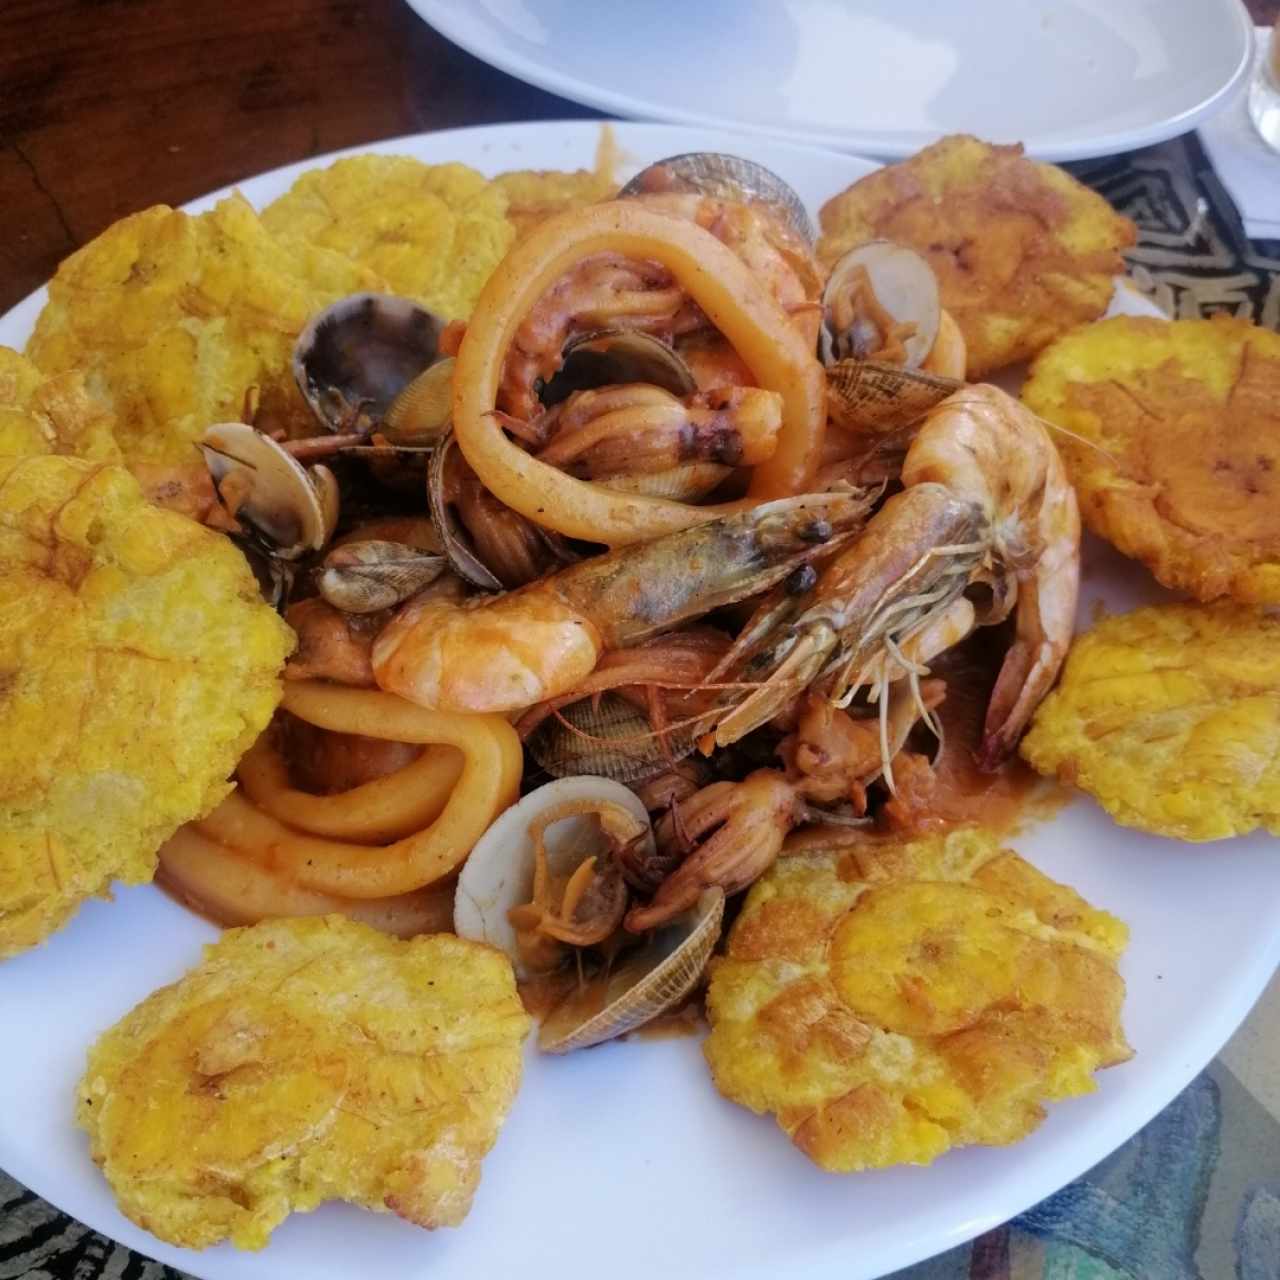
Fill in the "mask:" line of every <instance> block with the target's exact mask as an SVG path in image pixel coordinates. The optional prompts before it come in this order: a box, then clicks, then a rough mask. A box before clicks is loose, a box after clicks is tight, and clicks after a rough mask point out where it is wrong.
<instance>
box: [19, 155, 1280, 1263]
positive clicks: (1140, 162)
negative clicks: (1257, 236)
mask: <svg viewBox="0 0 1280 1280" xmlns="http://www.w3.org/2000/svg"><path fill="white" fill-rule="evenodd" d="M1069 167H1070V168H1072V169H1073V170H1074V171H1075V173H1076V174H1077V176H1079V177H1080V178H1081V179H1082V180H1083V181H1085V182H1087V183H1089V184H1090V185H1091V186H1093V187H1095V188H1096V189H1097V190H1098V191H1100V192H1102V194H1103V195H1105V196H1106V197H1107V198H1108V199H1109V200H1110V201H1111V202H1112V203H1113V204H1114V205H1115V206H1116V207H1117V208H1118V209H1120V210H1121V211H1122V212H1124V213H1126V214H1128V215H1129V217H1131V218H1132V219H1133V220H1134V221H1135V222H1136V223H1137V224H1138V228H1139V241H1138V244H1137V246H1136V248H1135V249H1134V250H1133V251H1132V253H1131V254H1130V255H1129V267H1130V274H1131V275H1132V277H1133V279H1134V282H1135V283H1136V285H1137V286H1138V288H1139V289H1140V290H1141V291H1142V292H1143V293H1145V294H1146V295H1147V296H1148V297H1150V298H1151V299H1153V300H1154V301H1155V302H1156V303H1157V304H1158V305H1159V306H1160V307H1161V308H1162V309H1163V310H1164V311H1166V312H1167V313H1168V314H1170V315H1173V316H1180V317H1185V316H1192V317H1194V316H1203V315H1212V314H1213V313H1215V312H1219V311H1226V312H1230V313H1231V314H1234V315H1240V316H1247V317H1253V318H1255V319H1257V320H1258V321H1259V322H1260V323H1262V324H1266V325H1268V326H1270V327H1272V328H1280V241H1254V242H1250V241H1249V240H1248V239H1247V237H1246V236H1245V234H1244V228H1243V226H1242V225H1241V222H1240V218H1239V216H1238V215H1237V213H1236V211H1235V208H1234V206H1233V205H1232V203H1231V200H1230V198H1229V197H1228V196H1227V194H1226V192H1225V191H1224V190H1223V188H1222V185H1221V184H1220V183H1219V182H1218V180H1217V178H1216V176H1215V175H1214V173H1213V170H1212V167H1211V166H1210V164H1209V161H1208V158H1207V157H1206V155H1205V153H1204V150H1203V148H1202V147H1201V146H1200V143H1199V141H1198V140H1197V138H1196V137H1195V135H1194V134H1189V135H1187V136H1185V137H1182V138H1177V139H1174V140H1173V141H1171V142H1166V143H1162V144H1161V145H1159V146H1156V147H1148V148H1145V149H1144V150H1142V151H1136V152H1131V153H1129V154H1127V155H1123V156H1117V157H1112V158H1110V159H1106V160H1098V161H1090V162H1087V163H1083V164H1076V165H1072V166H1069ZM69 1110H70V1106H69V1105H68V1111H69ZM68 1123H70V1120H68ZM606 1271H607V1267H606ZM180 1277H181V1273H180V1272H177V1271H174V1270H173V1269H172V1268H171V1267H166V1266H161V1265H160V1264H159V1263H156V1262H152V1261H150V1260H149V1259H147V1258H144V1257H143V1256H142V1255H141V1254H137V1253H134V1252H133V1251H132V1250H129V1249H125V1248H123V1247H122V1246H120V1245H116V1244H113V1243H112V1242H111V1241H110V1240H108V1239H106V1238H105V1237H104V1236H100V1235H98V1234H97V1232H94V1231H90V1230H89V1228H87V1227H85V1226H82V1225H81V1224H80V1223H78V1222H76V1221H74V1220H73V1219H71V1218H68V1217H67V1216H66V1215H65V1214H63V1213H61V1212H59V1211H58V1210H57V1209H55V1208H54V1207H53V1206H52V1205H50V1204H48V1203H47V1202H46V1201H44V1200H41V1199H40V1198H39V1197H38V1196H36V1195H35V1194H33V1193H32V1192H30V1191H28V1190H26V1189H25V1188H24V1187H21V1186H19V1185H18V1184H17V1183H16V1182H14V1181H13V1179H11V1178H9V1177H7V1176H6V1175H5V1174H3V1173H0V1280H180ZM894 1280H1280V982H1276V983H1273V984H1272V987H1271V989H1270V991H1269V992H1268V994H1267V996H1266V998H1265V999H1264V1000H1263V1001H1262V1003H1261V1004H1260V1005H1259V1007H1258V1008H1257V1009H1255V1010H1254V1012H1253V1013H1252V1014H1251V1015H1250V1017H1249V1020H1248V1022H1247V1023H1246V1024H1245V1026H1244V1028H1243V1029H1242V1030H1241V1032H1240V1033H1238V1034H1237V1036H1236V1037H1235V1039H1233V1041H1232V1042H1231V1044H1230V1045H1229V1046H1228V1047H1227V1049H1226V1050H1224V1052H1223V1053H1222V1055H1221V1056H1220V1057H1219V1058H1218V1059H1217V1060H1216V1061H1215V1062H1214V1063H1213V1064H1212V1065H1211V1066H1210V1067H1209V1069H1208V1070H1207V1071H1205V1072H1204V1074H1202V1075H1201V1076H1200V1077H1199V1078H1198V1079H1196V1080H1195V1081H1194V1082H1193V1083H1192V1084H1191V1086H1190V1087H1189V1088H1188V1089H1187V1090H1186V1091H1185V1092H1184V1093H1182V1094H1181V1095H1180V1096H1179V1097H1178V1098H1177V1099H1176V1100H1175V1101H1174V1102H1173V1103H1172V1104H1171V1105H1170V1106H1169V1107H1168V1108H1166V1110H1165V1111H1163V1112H1162V1113H1161V1114H1160V1115H1159V1116H1157V1117H1156V1119H1155V1120H1153V1121H1152V1122H1151V1123H1150V1124H1149V1125H1148V1126H1147V1127H1146V1128H1145V1129H1143V1130H1142V1132H1141V1133H1139V1134H1138V1135H1137V1136H1136V1137H1135V1138H1133V1139H1132V1140H1131V1141H1130V1142H1128V1143H1126V1144H1125V1145H1124V1146H1123V1147H1121V1148H1120V1150H1119V1151H1117V1152H1116V1153H1115V1154H1114V1155H1112V1156H1110V1157H1108V1158H1107V1159H1106V1160H1104V1161H1103V1162H1102V1163H1101V1164H1100V1165H1098V1166H1097V1167H1096V1168H1094V1169H1092V1170H1091V1171H1090V1172H1089V1173H1088V1174H1086V1175H1085V1176H1084V1177H1083V1178H1081V1179H1079V1180H1078V1181H1076V1182H1073V1183H1072V1184H1071V1185H1070V1186H1067V1187H1064V1188H1063V1189H1062V1190H1061V1191H1059V1192H1058V1193H1057V1194H1056V1195H1053V1196H1050V1197H1049V1199H1047V1200H1045V1201H1043V1202H1042V1203H1041V1204H1038V1205H1037V1206H1036V1207H1035V1208H1034V1209H1031V1210H1029V1211H1028V1212H1027V1213H1024V1214H1023V1215H1022V1216H1021V1217H1019V1218H1016V1219H1015V1220H1014V1221H1013V1222H1011V1223H1009V1224H1007V1225H1006V1226H1003V1227H1000V1228H999V1229H997V1230H995V1231H992V1232H988V1233H987V1234H986V1235H984V1236H981V1237H979V1238H978V1239H977V1240H975V1241H974V1242H973V1243H972V1244H969V1245H965V1246H963V1247H962V1248H959V1249H955V1250H953V1251H951V1252H950V1253H947V1254H943V1255H941V1256H940V1257H937V1258H934V1259H933V1260H932V1261H930V1262H926V1263H922V1264H920V1265H919V1266H916V1267H910V1268H908V1269H907V1270H905V1271H901V1272H898V1273H897V1275H896V1276H895V1277H894Z"/></svg>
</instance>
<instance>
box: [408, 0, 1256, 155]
mask: <svg viewBox="0 0 1280 1280" xmlns="http://www.w3.org/2000/svg"><path fill="white" fill-rule="evenodd" d="M405 2H406V3H407V4H408V6H409V7H410V8H411V9H412V10H413V11H414V12H415V13H416V14H417V16H418V17H419V18H420V19H421V20H422V21H423V22H425V23H426V24H427V25H428V26H429V27H431V28H432V29H433V30H435V31H436V32H438V33H439V34H440V35H442V36H444V38H445V39H446V40H448V41H449V42H450V43H452V44H455V45H457V46H458V48H460V49H463V50H464V51H465V52H467V53H469V54H471V55H472V56H473V57H475V58H478V59H479V60H480V61H481V62H484V63H486V64H487V65H489V66H491V67H496V68H497V69H498V70H500V71H504V72H506V73H507V74H508V75H510V76H514V77H515V78H516V79H517V80H522V81H524V82H525V83H527V84H532V85H534V86H536V87H537V88H540V89H543V90H545V91H547V92H548V93H554V94H556V95H558V96H560V97H562V98H567V99H568V100H569V101H571V102H576V103H579V104H580V105H583V106H587V107H590V108H592V109H593V110H597V111H603V112H605V113H606V114H609V115H615V116H620V117H624V118H629V119H631V120H634V121H636V122H637V123H639V122H646V121H654V122H662V123H668V124H673V125H687V126H689V127H693V128H705V129H728V130H734V131H736V132H742V131H748V132H750V133H751V134H753V135H755V136H758V137H768V138H773V139H776V140H778V141H783V142H794V143H798V144H800V145H808V146H816V147H825V148H827V149H830V150H837V151H847V152H850V153H852V154H855V155H862V154H865V155H868V156H873V157H876V158H878V159H882V160H897V159H902V158H904V157H906V156H908V155H910V154H912V153H913V152H915V151H918V150H920V149H921V148H922V147H925V146H927V145H929V144H930V143H932V142H936V141H937V140H938V139H939V138H941V137H943V136H945V135H944V134H943V133H940V132H931V131H928V130H901V131H896V132H887V131H880V130H848V129H839V128H831V129H824V128H822V127H821V126H817V125H814V126H812V127H810V128H790V127H787V126H785V125H770V124H768V123H767V122H749V123H748V122H744V121H742V120H737V119H734V118H733V117H729V116H717V115H715V114H714V113H712V112H703V111H696V110H687V109H681V108H674V107H665V106H664V105H663V103H662V102H661V101H660V100H655V101H650V100H647V99H644V98H637V97H634V96H633V95H631V94H626V93H620V92H618V91H615V90H612V89H610V88H608V87H607V86H603V85H598V84H595V83H593V82H591V81H588V80H582V79H580V78H579V77H577V76H574V75H570V74H567V73H564V72H560V71H557V70H555V69H554V68H553V67H549V66H547V65H546V64H545V63H543V62H540V61H538V60H537V59H536V58H532V57H529V56H527V55H525V54H522V53H520V52H519V51H517V50H514V49H510V48H508V47H507V46H505V45H502V46H499V47H498V48H497V49H496V50H495V49H494V48H493V47H492V46H491V45H490V44H489V43H488V42H486V41H485V40H484V38H483V32H482V30H481V24H482V23H483V22H484V21H485V17H484V16H479V15H477V13H476V6H475V5H465V4H458V3H456V0H405ZM1217 2H1218V3H1221V4H1222V5H1224V6H1225V8H1226V9H1227V10H1228V11H1229V12H1230V15H1231V17H1232V18H1233V19H1234V24H1235V28H1236V32H1237V34H1238V35H1239V37H1240V42H1241V43H1240V47H1239V49H1238V51H1237V58H1236V65H1235V68H1234V70H1233V71H1232V72H1231V75H1230V76H1229V77H1228V78H1227V80H1225V81H1224V82H1223V83H1222V84H1221V85H1220V86H1219V87H1218V88H1217V89H1216V90H1215V91H1214V92H1213V93H1211V94H1210V95H1209V96H1208V97H1206V98H1204V99H1202V100H1201V101H1200V102H1198V103H1195V104H1194V105H1192V106H1189V107H1186V108H1184V109H1183V110H1182V111H1180V112H1178V113H1177V114H1176V115H1174V116H1171V117H1168V118H1167V119H1164V120H1157V121H1153V122H1149V123H1148V124H1146V125H1140V126H1131V127H1130V128H1127V129H1119V130H1112V131H1110V132H1107V133H1101V134H1097V135H1092V136H1086V137H1085V138H1083V139H1074V140H1072V139H1068V140H1065V141H1058V142H1052V141H1051V142H1044V143H1041V142H1034V141H1033V142H1028V143H1027V144H1026V146H1027V154H1028V155H1030V156H1032V157H1033V158H1035V159H1037V160H1048V161H1053V162H1055V163H1060V162H1062V161H1070V160H1090V159H1099V158H1102V157H1105V156H1112V155H1116V154H1118V153H1120V152H1122V151H1131V150H1136V149H1137V148H1139V147H1145V146H1150V145H1151V144H1153V143H1156V142H1163V141H1165V140H1167V139H1169V138H1172V137H1175V136H1177V135H1178V134H1181V133H1186V132H1188V131H1189V130H1191V129H1194V128H1195V126H1196V125H1197V124H1199V123H1200V122H1201V121H1202V120H1204V119H1206V118H1207V117H1208V116H1210V115H1212V114H1213V113H1214V112H1215V110H1216V109H1217V108H1218V107H1219V106H1221V105H1222V104H1224V103H1225V102H1226V100H1227V99H1228V98H1230V97H1231V96H1232V95H1233V94H1234V93H1235V92H1236V91H1237V90H1239V88H1240V87H1241V85H1243V83H1244V81H1245V80H1246V79H1247V77H1248V76H1249V74H1250V71H1251V68H1252V66H1253V45H1254V24H1253V19H1252V18H1251V17H1250V15H1249V11H1248V9H1247V8H1246V7H1245V4H1244V0H1217ZM995 141H1008V139H995Z"/></svg>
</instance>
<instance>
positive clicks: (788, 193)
mask: <svg viewBox="0 0 1280 1280" xmlns="http://www.w3.org/2000/svg"><path fill="white" fill-rule="evenodd" d="M657 191H693V192H697V193H698V194H699V195H704V196H712V197H714V198H716V199H718V200H738V201H741V202H743V203H745V204H764V205H768V206H769V207H770V208H772V209H773V210H774V211H775V213H776V214H777V216H778V217H779V218H780V220H781V221H782V222H783V223H784V224H785V225H786V226H788V227H789V228H790V229H791V230H792V231H794V232H795V233H796V234H797V235H798V236H799V237H800V238H801V239H802V240H803V241H804V242H805V243H806V244H808V245H812V244H813V241H814V234H813V223H812V222H810V221H809V213H808V210H806V209H805V207H804V201H803V200H801V199H800V197H799V196H798V195H797V194H796V192H795V190H794V188H792V187H791V186H790V185H789V184H788V183H786V182H784V181H783V180H782V179H781V178H780V177H778V175H777V174H776V173H774V172H773V171H772V170H771V169H766V168H765V167H764V165H762V164H756V162H755V161H754V160H746V159H743V157H742V156H734V155H728V154H726V153H724V152H721V151H688V152H685V153H683V154H682V155H677V156H668V157H667V158H666V159H665V160H658V161H655V162H654V163H653V164H651V165H648V166H647V167H646V168H644V169H641V170H640V172H639V173H637V174H636V175H635V177H634V178H632V179H631V181H630V182H628V183H627V184H626V185H625V186H624V187H623V188H622V190H621V191H619V192H618V198H619V199H625V198H627V197H628V196H638V195H645V194H648V193H652V192H657Z"/></svg>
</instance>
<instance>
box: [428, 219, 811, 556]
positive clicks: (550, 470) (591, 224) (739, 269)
mask: <svg viewBox="0 0 1280 1280" xmlns="http://www.w3.org/2000/svg"><path fill="white" fill-rule="evenodd" d="M600 253H620V254H623V255H625V256H627V257H630V258H644V259H648V260H651V261H655V262H658V263H660V264H661V265H662V266H664V267H666V268H667V270H669V271H670V272H671V274H672V275H673V276H674V277H675V280H676V282H677V284H679V285H680V286H681V288H683V289H684V290H685V292H686V293H687V294H688V295H689V296H690V297H691V298H692V299H693V300H694V301H695V302H696V303H697V304H698V305H699V306H700V307H701V308H702V310H703V311H704V312H705V313H706V316H707V318H708V319H709V320H710V321H711V323H712V324H713V325H715V327H716V328H717V329H718V330H719V331H720V332H721V333H722V334H723V335H724V336H725V338H727V339H728V341H729V343H730V344H731V345H732V346H733V348H734V350H735V351H736V352H737V353H738V355H739V356H740V357H741V358H742V360H743V362H744V363H745V364H746V366H747V367H748V368H749V369H750V370H751V373H752V376H753V377H754V378H755V379H756V381H757V383H758V384H759V385H760V386H761V387H763V388H764V389H765V390H767V391H776V392H777V393H778V394H779V395H780V396H781V397H782V403H783V416H782V430H781V431H780V432H779V435H778V446H777V449H776V450H775V452H774V454H773V456H772V457H771V458H769V459H768V461H766V462H762V463H761V464H760V465H759V466H757V467H756V468H755V469H754V471H753V472H752V477H751V486H750V489H749V490H748V493H749V495H750V502H751V504H752V505H754V504H755V503H758V502H761V501H764V500H767V499H770V498H781V497H788V496H790V495H791V494H795V493H803V492H804V491H805V489H806V488H807V487H808V485H809V482H810V481H811V480H812V478H813V475H814V472H815V471H816V470H817V466H818V457H819V454H820V453H821V451H822V436H823V432H824V430H825V427H826V385H825V376H824V373H823V369H822V365H821V364H820V363H819V362H818V360H817V358H816V357H815V355H814V353H813V351H812V350H810V348H809V346H808V345H807V344H806V342H805V340H804V338H803V337H802V336H801V334H800V333H799V332H798V331H797V329H796V328H795V327H794V326H793V325H792V323H791V321H790V319H789V318H788V316H787V314H786V312H785V311H783V309H782V308H781V307H780V306H779V305H778V303H777V302H776V301H775V300H774V298H773V297H772V295H771V294H769V293H768V292H767V290H765V289H764V288H763V287H762V286H761V285H760V284H759V283H758V282H757V281H756V279H755V277H754V276H752V274H751V272H750V270H749V269H748V267H747V266H746V264H745V263H743V262H742V261H741V259H739V258H738V257H737V255H736V254H735V253H734V252H733V250H732V249H730V248H728V247H727V246H726V245H724V244H722V243H721V242H720V241H719V240H717V239H716V238H715V236H713V235H712V234H711V233H710V232H709V231H705V230H703V229H702V228H701V227H699V226H698V225H697V224H696V223H692V222H687V221H685V220H684V219H681V218H675V217H671V216H670V215H667V214H661V213H655V212H654V211H653V210H651V209H646V208H644V207H643V206H642V205H639V204H636V203H632V202H627V201H616V202H611V203H607V204H599V205H590V206H588V207H586V208H582V209H574V210H571V211H570V212H568V213H563V214H560V215H558V216H557V217H554V218H549V219H548V220H547V221H546V222H544V223H543V224H542V225H541V226H539V227H538V228H537V229H536V230H534V231H532V232H531V233H530V234H529V236H528V237H527V238H526V239H525V240H524V241H522V242H521V243H520V244H518V245H516V247H515V248H514V249H512V250H511V252H510V253H509V254H508V255H507V256H506V258H504V259H503V261H502V264H501V266H499V267H498V269H497V271H495V272H494V273H493V275H492V276H491V277H490V279H489V283H488V284H487V285H486V286H485V288H484V291H483V293H481V295H480V300H479V302H477V304H476V309H475V312H474V313H473V315H472V317H471V320H470V322H469V324H468V326H467V333H466V337H465V338H464V339H463V340H462V346H461V348H460V349H459V351H458V364H457V370H456V375H455V377H454V381H453V388H454V389H453V429H454V435H455V437H456V438H457V441H458V445H459V447H460V448H461V449H462V452H463V455H464V456H465V457H466V459H467V461H468V462H469V463H470V464H471V466H472V468H473V470H474V471H475V472H476V474H477V475H478V476H479V477H480V479H481V480H482V481H483V482H484V484H485V486H486V487H487V488H488V489H489V490H490V491H491V492H492V493H493V494H494V496H495V497H497V498H498V499H499V500H500V501H501V502H504V503H506V505H507V506H509V507H512V508H513V509H514V510H516V511H519V512H520V513H521V515H523V516H526V517H527V518H528V519H530V520H532V521H534V522H535V523H537V524H540V525H543V526H544V527H546V528H549V529H555V530H557V531H558V532H560V533H563V534H566V535H567V536H569V537H572V538H584V539H586V540H588V541H590V542H602V543H605V544H606V545H608V546H612V547H616V546H623V545H626V544H627V543H631V542H642V541H646V540H647V539H649V538H656V537H659V536H660V535H662V534H665V533H673V532H675V531H676V530H678V529H687V528H689V527H690V526H692V525H695V524H701V523H703V522H704V521H707V520H713V519H715V518H716V517H717V516H721V515H725V514H727V513H728V512H731V511H735V510H739V509H740V508H741V506H742V504H741V503H737V504H733V505H731V506H719V507H692V506H686V505H685V504H684V503H680V502H672V501H669V500H667V499H665V498H649V497H644V496H642V495H639V494H628V493H622V492H619V491H618V490H615V489H607V488H605V487H604V486H602V485H596V484H592V483H590V482H589V481H585V480H577V479H575V478H574V477H573V476H571V475H568V474H566V473H565V472H563V471H560V470H558V469H557V468H555V467H552V466H549V465H548V464H547V463H545V462H540V461H538V459H536V458H534V457H531V456H530V455H529V454H528V453H526V452H525V451H524V450H523V449H521V448H520V447H519V445H517V444H514V443H513V442H512V441H511V440H509V439H508V438H507V436H506V435H505V434H504V433H503V430H502V427H501V426H500V425H499V422H498V420H497V418H496V417H495V416H494V413H493V411H494V406H495V405H496V403H497V396H498V386H499V382H500V380H501V377H502V368H503V364H504V362H505V360H506V357H507V351H508V349H509V347H510V346H511V343H512V340H513V339H514V337H515V333H516V329H517V328H518V327H519V325H520V323H521V322H522V321H523V319H524V317H525V316H526V315H527V314H528V313H529V311H530V309H531V308H532V307H533V305H534V304H535V303H536V302H537V300H538V299H539V298H540V297H541V296H542V295H543V293H545V292H546V290H547V289H548V288H549V287H550V286H551V285H552V284H553V283H554V282H555V281H556V280H557V279H559V278H560V276H562V275H563V274H564V273H565V272H566V271H567V270H568V269H569V268H570V267H572V266H573V265H574V264H575V263H578V262H580V261H582V260H583V259H584V258H589V257H592V256H594V255H596V254H600Z"/></svg>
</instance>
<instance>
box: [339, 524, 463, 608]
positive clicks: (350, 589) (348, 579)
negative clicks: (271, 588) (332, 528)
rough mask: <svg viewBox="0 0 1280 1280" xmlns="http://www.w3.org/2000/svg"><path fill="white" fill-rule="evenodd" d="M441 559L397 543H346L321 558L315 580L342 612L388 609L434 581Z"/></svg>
mask: <svg viewBox="0 0 1280 1280" xmlns="http://www.w3.org/2000/svg"><path fill="white" fill-rule="evenodd" d="M445 563H446V562H445V558H444V556H433V555H424V554H423V553H422V552H421V551H418V550H416V549H415V548H413V547H407V546H405V545H404V544H403V543H400V542H382V541H378V540H376V539H370V540H368V541H365V542H347V543H344V544H343V545H342V546H341V547H335V548H334V550H332V551H331V552H330V553H329V554H328V556H327V557H326V558H325V562H324V568H323V569H322V570H321V572H320V574H319V575H318V576H317V578H316V587H317V589H318V590H319V592H320V594H321V596H323V597H324V599H325V600H326V601H328V603H329V604H331V605H333V607H334V608H335V609H341V610H342V611H343V612H344V613H377V612H378V610H379V609H390V608H393V607H394V606H395V605H398V604H400V603H401V602H402V601H405V600H408V599H409V597H410V596H413V595H417V593H418V592H419V591H421V590H422V588H423V587H426V586H429V585H430V584H431V583H432V582H434V581H435V580H436V579H437V578H438V577H439V576H440V575H441V573H443V572H444V569H445Z"/></svg>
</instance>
